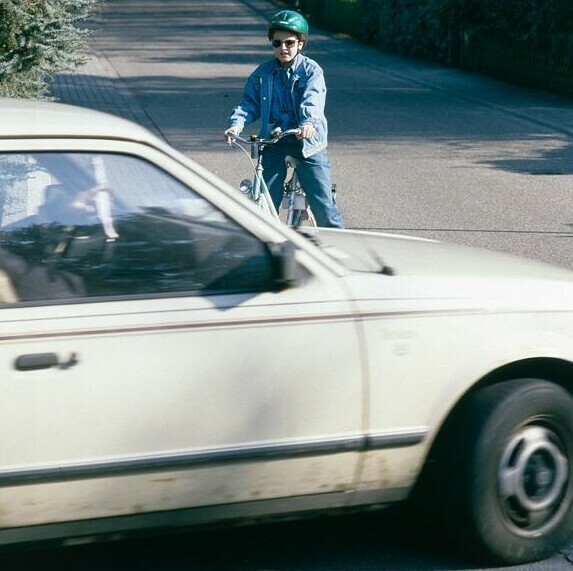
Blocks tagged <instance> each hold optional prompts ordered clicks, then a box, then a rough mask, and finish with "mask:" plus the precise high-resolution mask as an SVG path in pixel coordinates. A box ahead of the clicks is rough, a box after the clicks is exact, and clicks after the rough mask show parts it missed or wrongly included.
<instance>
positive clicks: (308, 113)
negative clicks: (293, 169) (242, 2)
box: [224, 10, 344, 228]
mask: <svg viewBox="0 0 573 571" xmlns="http://www.w3.org/2000/svg"><path fill="white" fill-rule="evenodd" d="M268 38H269V40H270V41H271V44H272V47H273V50H274V55H275V57H274V58H273V59H272V60H269V61H266V62H264V63H263V64H261V65H259V66H258V67H257V69H255V71H254V72H253V73H252V74H251V75H250V76H249V77H248V78H247V82H246V84H245V88H244V92H243V98H242V100H241V102H240V103H239V105H238V106H237V107H235V109H234V110H233V112H232V113H231V116H230V118H229V124H230V127H229V128H228V129H227V130H226V131H225V133H224V135H225V137H226V138H228V137H229V135H231V134H233V135H239V134H240V133H241V131H242V130H243V128H244V127H245V125H249V124H250V123H253V122H254V121H257V120H258V119H260V120H261V128H260V132H259V136H260V137H263V138H268V137H269V135H270V133H271V131H272V130H273V129H276V128H277V127H280V129H281V130H282V131H286V130H287V129H294V128H297V127H298V128H299V129H300V133H299V135H297V136H289V137H284V138H283V139H281V140H280V141H278V142H277V143H276V144H273V145H268V146H267V147H266V148H265V150H264V151H263V158H262V165H263V169H264V170H263V173H264V178H265V182H266V183H267V186H268V188H269V192H270V194H271V198H272V200H273V203H274V205H275V208H276V209H277V210H278V209H279V207H280V204H281V201H282V195H283V183H284V180H285V177H286V165H285V157H286V156H287V155H290V156H292V157H294V158H295V159H296V161H297V172H298V176H299V180H300V182H301V184H302V186H303V188H304V190H305V193H306V196H307V199H308V202H309V205H310V208H311V210H312V212H313V214H314V216H315V218H316V222H317V224H318V226H327V227H333V228H343V227H344V222H343V219H342V215H341V213H340V210H339V208H338V205H337V204H336V202H335V200H334V197H333V195H332V183H331V180H330V163H329V160H328V153H327V150H326V146H327V135H328V127H327V121H326V117H325V115H324V107H325V103H326V84H325V82H324V74H323V71H322V68H321V67H320V66H319V65H318V64H317V63H316V62H315V61H314V60H312V59H310V58H309V57H306V56H305V55H303V54H302V49H303V47H304V44H305V43H306V41H307V39H308V23H307V21H306V20H305V18H304V17H303V16H301V15H300V14H299V13H298V12H295V11H293V10H282V11H280V12H278V13H277V14H275V16H274V17H273V18H272V19H271V21H270V23H269V26H268Z"/></svg>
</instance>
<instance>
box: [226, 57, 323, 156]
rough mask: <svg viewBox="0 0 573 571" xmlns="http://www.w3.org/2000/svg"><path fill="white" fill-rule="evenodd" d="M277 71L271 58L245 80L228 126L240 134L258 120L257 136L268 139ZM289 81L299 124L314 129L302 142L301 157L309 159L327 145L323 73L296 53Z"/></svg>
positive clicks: (314, 63) (318, 67)
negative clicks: (259, 124) (259, 121)
mask: <svg viewBox="0 0 573 571" xmlns="http://www.w3.org/2000/svg"><path fill="white" fill-rule="evenodd" d="M278 68H279V63H278V60H276V59H273V60H270V61H267V62H265V63H263V64H261V65H260V66H259V67H257V69H255V71H254V72H253V73H252V74H251V75H250V76H249V77H248V78H247V82H246V84H245V88H244V91H243V98H242V100H241V102H240V103H239V105H238V106H237V107H235V109H233V112H232V114H231V117H230V118H229V124H230V125H233V126H236V127H238V128H239V129H240V130H241V131H242V130H243V128H244V127H245V126H246V125H249V124H250V123H253V122H255V121H257V120H258V119H260V120H261V128H260V131H259V136H261V137H263V138H266V137H268V136H269V132H270V130H271V127H272V126H271V125H270V115H271V101H272V92H273V81H275V79H276V78H277V73H276V72H277V70H278ZM288 81H289V85H290V91H291V94H292V98H293V105H294V108H295V110H296V112H297V115H298V122H299V125H305V124H308V123H310V124H311V125H313V126H314V129H315V133H314V135H313V137H312V138H311V139H305V140H303V142H302V154H303V156H305V157H310V156H311V155H313V154H314V153H317V152H318V151H322V150H323V149H325V148H326V145H327V142H328V124H327V121H326V117H325V115H324V106H325V104H326V84H325V82H324V73H323V71H322V68H321V67H320V66H319V65H318V64H317V63H316V62H315V61H314V60H312V59H310V58H309V57H306V56H304V55H302V54H300V53H299V54H298V55H297V56H296V57H295V59H294V61H293V63H292V74H291V76H290V78H289V80H288Z"/></svg>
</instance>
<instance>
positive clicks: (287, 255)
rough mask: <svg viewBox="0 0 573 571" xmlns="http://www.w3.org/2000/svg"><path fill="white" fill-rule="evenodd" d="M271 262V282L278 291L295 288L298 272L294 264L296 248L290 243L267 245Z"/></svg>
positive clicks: (298, 279) (297, 281)
mask: <svg viewBox="0 0 573 571" xmlns="http://www.w3.org/2000/svg"><path fill="white" fill-rule="evenodd" d="M269 249H270V251H271V255H272V260H273V281H274V283H275V284H276V285H277V286H278V289H279V290H283V289H287V288H289V287H296V286H297V285H298V284H299V283H300V271H299V270H298V266H297V263H296V247H295V245H294V244H293V243H292V242H288V241H287V242H281V243H280V244H269Z"/></svg>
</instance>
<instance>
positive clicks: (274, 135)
mask: <svg viewBox="0 0 573 571" xmlns="http://www.w3.org/2000/svg"><path fill="white" fill-rule="evenodd" d="M299 133H300V129H299V128H298V127H297V128H296V129H287V130H286V131H280V130H278V131H277V130H276V129H275V130H274V131H272V132H271V138H270V139H262V138H259V137H257V136H256V135H251V139H250V140H247V139H243V137H241V136H240V135H233V134H232V133H230V134H229V136H228V137H229V139H232V140H235V141H241V143H245V144H247V145H252V144H256V145H258V146H261V145H272V144H274V143H277V142H278V141H280V140H281V139H282V138H283V137H288V136H290V135H298V134H299Z"/></svg>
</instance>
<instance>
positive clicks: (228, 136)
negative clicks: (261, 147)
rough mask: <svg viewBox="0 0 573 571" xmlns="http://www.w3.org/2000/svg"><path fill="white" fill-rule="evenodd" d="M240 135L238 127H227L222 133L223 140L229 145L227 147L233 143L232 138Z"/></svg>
mask: <svg viewBox="0 0 573 571" xmlns="http://www.w3.org/2000/svg"><path fill="white" fill-rule="evenodd" d="M239 133H240V131H239V128H238V127H229V128H228V129H227V130H226V131H225V132H224V133H223V138H224V139H225V140H226V141H227V143H229V145H230V144H231V143H232V142H233V137H236V136H238V134H239Z"/></svg>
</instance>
